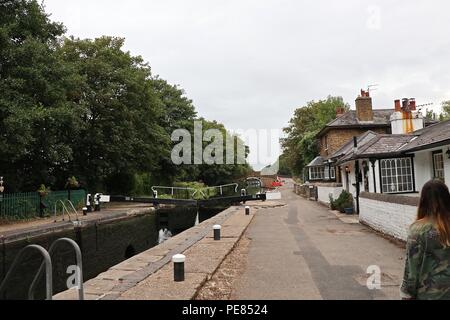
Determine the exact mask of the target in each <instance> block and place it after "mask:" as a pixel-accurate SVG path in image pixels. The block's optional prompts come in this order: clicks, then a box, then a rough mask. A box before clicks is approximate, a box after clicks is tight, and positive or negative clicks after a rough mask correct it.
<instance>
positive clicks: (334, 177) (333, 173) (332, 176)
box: [330, 166, 336, 180]
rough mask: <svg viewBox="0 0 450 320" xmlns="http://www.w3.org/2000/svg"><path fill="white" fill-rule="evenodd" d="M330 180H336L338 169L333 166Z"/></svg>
mask: <svg viewBox="0 0 450 320" xmlns="http://www.w3.org/2000/svg"><path fill="white" fill-rule="evenodd" d="M330 179H332V180H334V179H336V167H333V166H331V167H330Z"/></svg>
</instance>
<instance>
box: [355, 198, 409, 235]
mask: <svg viewBox="0 0 450 320" xmlns="http://www.w3.org/2000/svg"><path fill="white" fill-rule="evenodd" d="M408 198H409V197H399V196H397V197H395V196H394V197H391V196H389V195H377V197H370V196H369V197H365V195H362V196H361V198H360V216H359V218H360V221H361V222H362V223H364V224H366V225H368V226H370V227H371V228H373V229H375V230H377V231H379V232H382V233H384V234H386V235H389V236H391V237H394V238H396V239H400V240H403V241H406V240H407V237H408V229H409V227H410V226H411V224H413V223H414V221H415V219H416V216H417V206H415V205H414V202H415V200H416V199H415V198H409V199H408Z"/></svg>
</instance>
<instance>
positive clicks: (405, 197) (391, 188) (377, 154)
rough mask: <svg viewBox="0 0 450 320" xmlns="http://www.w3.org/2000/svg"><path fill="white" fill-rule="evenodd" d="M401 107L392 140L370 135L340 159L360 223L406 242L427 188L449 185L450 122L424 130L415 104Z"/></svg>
mask: <svg viewBox="0 0 450 320" xmlns="http://www.w3.org/2000/svg"><path fill="white" fill-rule="evenodd" d="M398 103H399V102H396V110H398V111H396V112H395V113H394V114H393V116H392V117H391V122H392V131H393V134H392V135H384V134H374V133H367V134H365V135H363V136H361V137H359V138H355V139H354V141H350V142H349V143H348V144H347V147H348V146H349V145H352V144H353V147H352V148H351V150H349V149H348V148H347V150H346V152H344V153H343V154H341V155H337V154H336V155H335V156H336V157H337V158H338V160H337V163H336V165H337V166H338V168H339V170H340V172H341V174H342V177H343V188H344V189H346V190H348V191H349V192H351V193H352V194H353V195H354V198H355V204H356V208H357V211H358V212H359V214H360V220H361V221H362V222H363V223H366V224H368V225H370V226H371V227H373V228H374V229H377V230H379V231H381V232H384V233H387V234H389V235H391V236H394V237H396V238H399V239H403V240H405V239H406V236H407V229H408V227H409V225H410V224H411V223H412V222H413V221H414V220H415V217H416V214H417V213H416V211H417V205H418V199H419V193H420V191H421V189H422V187H423V185H424V184H425V183H427V182H428V181H430V180H432V179H441V180H443V181H445V182H446V183H450V121H445V122H441V123H437V124H434V125H432V126H429V127H426V128H423V123H424V122H423V118H422V116H421V114H420V113H419V112H417V111H415V104H414V105H413V107H414V108H413V109H409V108H405V104H403V107H399V106H398V105H397V104H398ZM406 106H409V104H406ZM421 123H422V128H420V126H421ZM417 127H419V129H418V130H414V129H417ZM411 130H414V131H412V132H408V131H411Z"/></svg>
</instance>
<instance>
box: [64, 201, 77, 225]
mask: <svg viewBox="0 0 450 320" xmlns="http://www.w3.org/2000/svg"><path fill="white" fill-rule="evenodd" d="M65 201H67V203H68V204H69V205H70V208H71V209H72V210H73V212H74V213H75V217H76V219H77V221H80V219H79V218H78V210H77V209H75V206H74V205H73V203H72V201H70V200H69V199H67V200H65Z"/></svg>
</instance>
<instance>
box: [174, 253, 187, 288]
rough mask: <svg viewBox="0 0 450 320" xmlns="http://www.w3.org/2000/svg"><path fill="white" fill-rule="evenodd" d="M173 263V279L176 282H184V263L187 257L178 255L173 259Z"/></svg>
mask: <svg viewBox="0 0 450 320" xmlns="http://www.w3.org/2000/svg"><path fill="white" fill-rule="evenodd" d="M172 262H173V277H174V281H175V282H183V281H184V263H185V262H186V257H185V256H183V255H182V254H177V255H175V256H173V257H172Z"/></svg>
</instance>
